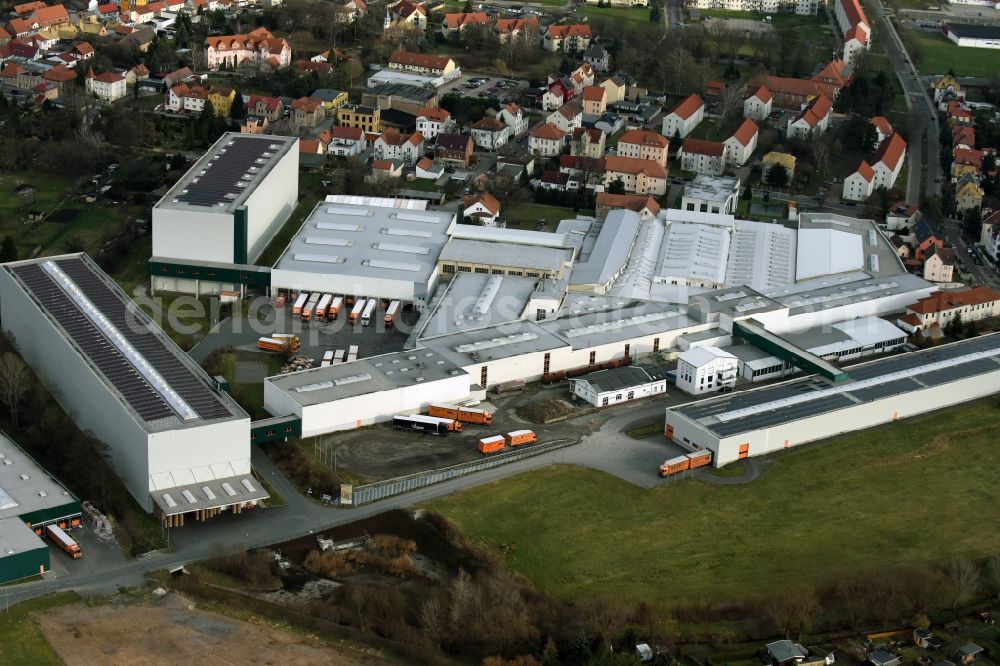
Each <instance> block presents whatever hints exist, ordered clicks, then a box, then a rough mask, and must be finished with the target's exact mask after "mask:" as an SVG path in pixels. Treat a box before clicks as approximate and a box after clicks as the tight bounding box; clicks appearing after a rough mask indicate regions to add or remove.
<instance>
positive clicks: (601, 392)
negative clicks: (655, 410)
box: [569, 365, 667, 407]
mask: <svg viewBox="0 0 1000 666" xmlns="http://www.w3.org/2000/svg"><path fill="white" fill-rule="evenodd" d="M569 383H570V390H571V391H572V392H573V395H575V396H579V397H580V398H583V399H584V400H586V401H587V402H589V403H590V404H591V405H594V406H595V407H606V406H607V405H617V404H618V403H621V402H628V401H630V400H639V399H641V398H648V397H649V396H652V395H662V394H664V393H666V392H667V378H666V374H665V373H663V372H660V371H659V370H658V369H657V368H644V367H643V366H639V365H626V366H622V367H620V368H611V369H610V370H600V371H598V372H591V373H590V374H588V375H585V376H583V377H577V378H573V379H570V380H569Z"/></svg>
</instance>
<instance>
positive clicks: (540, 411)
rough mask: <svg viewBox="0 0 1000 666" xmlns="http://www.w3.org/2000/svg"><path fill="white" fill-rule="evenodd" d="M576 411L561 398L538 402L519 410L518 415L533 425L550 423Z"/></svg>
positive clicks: (521, 407) (522, 406)
mask: <svg viewBox="0 0 1000 666" xmlns="http://www.w3.org/2000/svg"><path fill="white" fill-rule="evenodd" d="M575 411H576V409H575V408H574V407H573V405H571V404H569V403H568V402H566V401H565V400H563V399H561V398H552V399H549V400H538V401H536V402H531V403H529V404H527V405H521V406H520V407H518V408H517V415H518V416H520V417H521V418H522V419H527V420H529V421H532V422H533V423H549V422H551V421H554V420H556V419H561V418H563V417H566V416H569V415H570V414H572V413H573V412H575Z"/></svg>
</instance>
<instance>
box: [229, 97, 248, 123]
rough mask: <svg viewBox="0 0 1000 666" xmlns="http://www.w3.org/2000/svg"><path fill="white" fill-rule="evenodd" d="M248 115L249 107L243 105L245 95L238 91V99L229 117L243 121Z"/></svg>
mask: <svg viewBox="0 0 1000 666" xmlns="http://www.w3.org/2000/svg"><path fill="white" fill-rule="evenodd" d="M246 115H247V105H246V104H244V103H243V95H241V94H240V93H239V91H236V98H235V99H234V100H233V104H232V106H230V107H229V117H230V118H232V119H233V120H243V118H245V117H246Z"/></svg>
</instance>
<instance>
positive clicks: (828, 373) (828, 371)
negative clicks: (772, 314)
mask: <svg viewBox="0 0 1000 666" xmlns="http://www.w3.org/2000/svg"><path fill="white" fill-rule="evenodd" d="M761 328H763V327H761ZM733 335H736V336H738V337H741V338H743V339H744V340H746V341H747V342H749V343H750V344H752V345H753V346H754V347H757V348H759V349H763V350H764V351H766V352H767V353H769V354H771V355H773V356H777V357H778V358H780V359H781V360H782V361H788V362H789V363H791V364H792V365H794V366H795V367H796V368H799V369H800V370H803V371H805V372H808V373H812V374H817V375H820V376H822V377H826V378H827V379H829V380H830V381H831V382H833V383H834V384H840V383H842V382H846V381H847V380H848V379H850V377H849V376H848V374H847V372H845V371H843V370H840V369H839V368H835V367H834V366H832V365H830V364H829V363H827V364H826V367H824V366H820V365H817V364H816V363H813V362H812V361H811V360H809V359H808V358H805V357H803V356H802V355H801V354H799V353H796V352H795V351H793V349H790V348H789V347H791V345H789V346H788V347H783V346H781V345H780V344H777V343H775V342H774V341H772V340H769V339H768V338H766V337H763V336H762V335H758V334H757V333H755V332H754V331H753V330H751V329H749V328H747V327H746V326H742V325H741V324H740V322H738V321H734V322H733ZM770 335H774V334H773V333H771V334H770ZM774 337H779V336H777V335H775V336H774ZM806 353H808V352H806ZM814 358H816V357H814ZM820 360H822V359H820Z"/></svg>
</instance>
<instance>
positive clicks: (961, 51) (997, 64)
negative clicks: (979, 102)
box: [910, 30, 1000, 78]
mask: <svg viewBox="0 0 1000 666" xmlns="http://www.w3.org/2000/svg"><path fill="white" fill-rule="evenodd" d="M910 32H911V33H912V34H914V35H916V36H917V39H918V40H919V42H920V51H921V54H922V55H921V58H920V63H919V65H918V69H919V70H920V73H921V74H945V73H947V72H948V70H949V69H954V70H955V73H956V74H957V75H959V76H982V77H986V78H989V77H990V76H992V75H993V74H995V73H996V72H997V70H1000V50H998V49H972V48H965V47H959V46H956V45H955V44H954V43H953V42H951V41H949V40H948V39H947V38H946V37H945V36H944V35H941V34H939V33H936V32H924V31H918V30H913V31H910Z"/></svg>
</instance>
